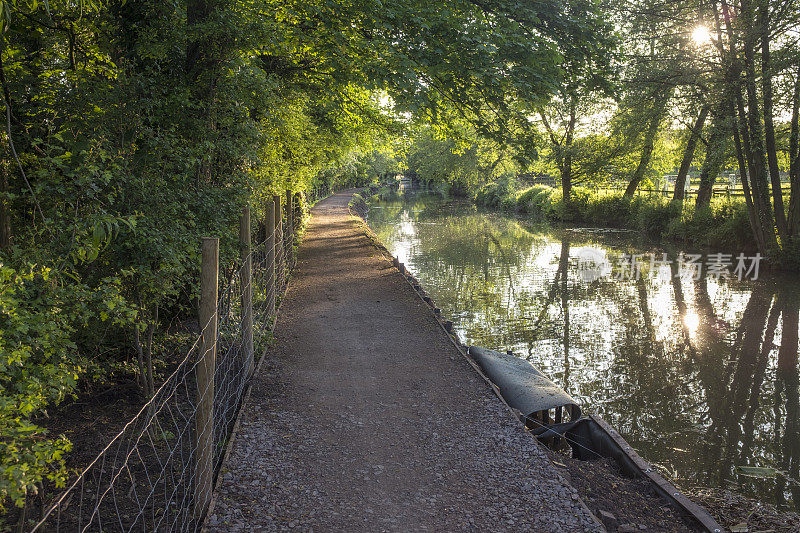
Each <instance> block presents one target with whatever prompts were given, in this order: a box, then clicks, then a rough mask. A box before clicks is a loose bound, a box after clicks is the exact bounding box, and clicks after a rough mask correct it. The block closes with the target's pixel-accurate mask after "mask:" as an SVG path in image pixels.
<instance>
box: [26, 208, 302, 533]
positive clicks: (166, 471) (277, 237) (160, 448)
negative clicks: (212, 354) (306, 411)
mask: <svg viewBox="0 0 800 533" xmlns="http://www.w3.org/2000/svg"><path fill="white" fill-rule="evenodd" d="M270 226H273V224H267V225H266V227H268V228H270V230H269V231H262V232H261V233H262V234H261V235H260V237H261V238H260V239H259V242H257V243H256V244H255V245H253V246H252V247H251V249H250V252H249V254H248V255H245V256H244V257H243V258H242V259H241V260H239V261H237V262H236V263H235V264H233V265H231V266H230V267H229V268H228V269H227V271H226V272H224V273H222V275H220V281H219V290H218V300H217V303H216V318H217V334H216V360H215V365H214V372H213V376H214V379H213V382H212V384H211V385H209V387H211V386H213V417H212V418H211V420H213V422H212V424H210V425H211V426H213V431H212V432H211V433H210V438H211V446H212V451H211V454H210V455H211V457H212V460H211V462H210V464H211V468H213V472H214V473H216V472H217V471H218V470H219V467H220V465H221V462H222V460H223V457H224V452H225V448H226V445H227V443H228V440H229V438H230V435H231V432H232V431H233V427H234V424H235V422H236V416H237V414H238V412H239V409H240V407H241V404H242V401H243V399H244V396H245V392H246V389H247V385H248V382H249V378H250V373H251V371H252V368H253V362H252V354H253V353H256V354H260V353H263V351H264V347H265V346H266V342H267V340H268V339H269V335H270V331H271V329H272V326H273V323H274V317H275V313H276V309H277V302H278V300H279V298H280V295H281V294H282V293H283V291H284V288H285V285H286V281H287V278H288V275H289V272H290V270H291V268H292V267H293V265H294V253H293V251H292V250H293V248H292V240H293V235H294V230H293V231H286V232H284V231H282V227H281V225H278V226H277V227H270ZM248 265H251V266H248ZM248 288H250V289H251V293H252V316H251V317H250V318H251V319H252V320H251V321H248V320H246V318H248V317H247V314H248V309H249V306H248V305H246V302H247V300H246V298H245V294H246V292H247V291H246V289H248ZM250 322H252V339H253V344H254V347H248V345H247V342H246V337H245V329H246V327H245V326H246V325H248V324H249V323H250ZM201 326H203V328H205V326H206V324H202V325H201ZM201 346H202V335H201V334H199V335H198V336H197V337H196V338H195V339H194V342H193V343H192V344H191V346H190V347H189V348H188V349H187V350H186V353H185V355H184V356H183V358H182V359H181V361H180V363H179V364H178V365H177V368H176V369H175V370H174V371H173V372H172V374H171V375H170V376H169V377H168V378H167V379H166V380H165V381H164V382H163V383H162V385H161V386H160V387H159V388H158V389H157V390H156V392H155V393H154V395H153V397H152V398H151V399H150V400H149V401H148V402H147V403H146V404H145V405H144V406H143V407H142V408H141V410H140V411H139V412H138V413H137V414H136V416H134V417H133V419H131V420H130V421H129V422H128V423H127V424H126V425H125V426H124V428H123V429H122V430H121V431H120V432H119V433H118V434H117V435H116V436H115V437H114V438H113V439H112V440H111V442H109V443H107V444H105V446H104V447H103V449H102V450H101V451H100V453H99V454H98V455H97V456H96V457H95V459H94V460H93V461H92V462H91V463H90V464H89V465H88V466H86V467H85V468H84V470H83V471H82V472H81V473H80V475H78V476H77V478H76V479H74V480H73V481H71V483H70V484H68V486H67V488H66V490H64V491H62V492H61V493H60V494H59V495H58V496H57V497H56V498H55V499H54V501H52V502H50V504H49V505H48V506H45V507H42V509H40V510H39V516H38V517H37V518H39V521H38V523H36V525H35V526H34V527H33V529H31V530H30V531H37V532H51V531H52V532H56V531H69V532H76V531H80V532H84V531H87V532H88V531H142V532H153V531H181V532H183V531H197V530H199V529H200V527H201V526H202V523H201V520H202V514H203V512H204V511H205V507H204V506H198V505H197V502H196V494H197V491H198V488H199V487H198V484H199V483H204V481H202V480H210V482H211V483H213V475H210V476H209V475H203V474H207V471H206V472H200V471H198V468H199V466H198V465H202V464H204V463H203V462H202V461H198V459H199V455H200V451H199V450H198V437H199V436H200V435H201V434H202V433H203V432H204V431H207V429H208V428H205V427H198V425H200V424H199V423H198V417H197V413H198V405H199V398H200V396H201V394H202V393H204V392H205V391H203V390H198V378H197V376H198V372H197V370H198V361H199V360H200V351H201ZM251 349H252V350H253V351H252V352H251V353H250V357H249V358H248V353H247V352H248V350H251ZM200 388H202V385H201V386H200ZM206 488H207V489H209V490H210V487H206Z"/></svg>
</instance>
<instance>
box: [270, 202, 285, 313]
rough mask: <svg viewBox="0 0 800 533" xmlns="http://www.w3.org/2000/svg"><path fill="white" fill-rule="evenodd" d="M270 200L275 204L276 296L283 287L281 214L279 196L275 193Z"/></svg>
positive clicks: (283, 263) (283, 262)
mask: <svg viewBox="0 0 800 533" xmlns="http://www.w3.org/2000/svg"><path fill="white" fill-rule="evenodd" d="M272 202H273V204H274V205H275V213H274V215H275V289H276V298H277V293H279V292H280V290H281V288H282V287H283V271H284V265H285V261H284V258H283V214H282V213H281V197H280V196H279V195H277V194H276V195H275V196H273V197H272Z"/></svg>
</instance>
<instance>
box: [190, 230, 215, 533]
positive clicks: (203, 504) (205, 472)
mask: <svg viewBox="0 0 800 533" xmlns="http://www.w3.org/2000/svg"><path fill="white" fill-rule="evenodd" d="M218 279H219V239H217V238H215V237H203V243H202V266H201V268H200V309H199V313H198V316H199V319H200V327H201V328H202V335H201V340H200V352H199V353H198V354H197V357H198V361H197V366H196V369H195V372H196V376H197V411H196V412H195V419H194V428H195V440H196V443H195V444H196V446H195V451H194V457H195V465H194V511H193V515H194V518H195V519H196V520H201V519H202V517H203V514H204V513H205V512H206V509H207V508H208V504H209V503H210V501H211V493H212V489H213V487H212V481H213V479H214V369H215V365H216V355H217V290H218V287H217V282H218Z"/></svg>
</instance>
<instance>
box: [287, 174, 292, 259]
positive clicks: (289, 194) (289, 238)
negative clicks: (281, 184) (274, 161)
mask: <svg viewBox="0 0 800 533" xmlns="http://www.w3.org/2000/svg"><path fill="white" fill-rule="evenodd" d="M292 204H293V202H292V191H291V190H289V189H287V190H286V264H287V265H291V264H292V259H293V254H294V207H293V205H292Z"/></svg>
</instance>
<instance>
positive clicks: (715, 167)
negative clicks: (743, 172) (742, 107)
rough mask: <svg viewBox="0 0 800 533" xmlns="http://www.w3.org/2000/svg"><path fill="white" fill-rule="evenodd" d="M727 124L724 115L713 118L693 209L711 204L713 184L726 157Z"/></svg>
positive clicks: (728, 131)
mask: <svg viewBox="0 0 800 533" xmlns="http://www.w3.org/2000/svg"><path fill="white" fill-rule="evenodd" d="M728 122H729V120H728V117H726V116H724V115H719V116H716V117H714V123H713V125H712V126H711V135H710V136H709V139H708V146H707V147H706V157H705V159H704V160H703V168H702V169H701V170H700V186H699V188H698V189H697V198H695V203H694V206H695V209H703V208H705V207H708V206H709V205H710V204H711V197H712V196H713V194H714V183H715V182H716V181H717V176H719V171H720V169H721V168H722V164H723V163H724V162H725V158H726V156H727V150H726V148H727V142H726V140H727V137H728V136H729V135H730V133H731V131H730V128H729V124H728Z"/></svg>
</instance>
